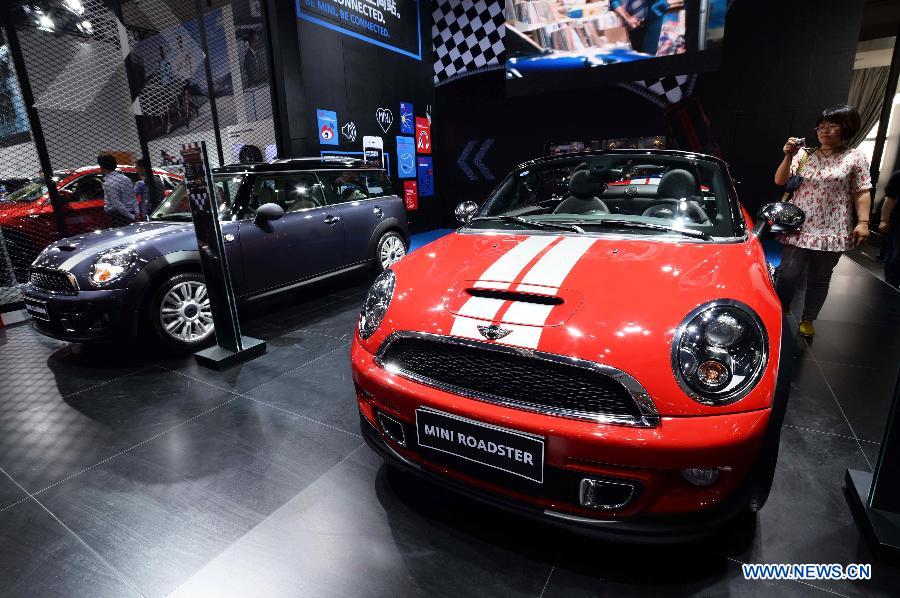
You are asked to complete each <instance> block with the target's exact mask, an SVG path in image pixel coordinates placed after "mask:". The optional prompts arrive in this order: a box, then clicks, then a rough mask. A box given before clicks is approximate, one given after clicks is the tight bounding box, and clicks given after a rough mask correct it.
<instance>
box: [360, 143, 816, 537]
mask: <svg viewBox="0 0 900 598" xmlns="http://www.w3.org/2000/svg"><path fill="white" fill-rule="evenodd" d="M635 165H639V166H640V167H642V168H650V167H653V168H654V169H656V171H658V172H659V173H660V175H661V176H660V180H659V182H658V184H652V185H643V184H642V185H610V184H609V183H610V182H617V181H621V180H622V178H623V176H622V175H623V173H624V172H628V171H629V170H630V169H634V167H635ZM457 216H458V217H459V218H460V220H461V221H462V222H463V223H464V224H463V226H462V228H460V229H459V230H457V231H456V232H455V233H454V234H451V235H449V236H447V237H444V238H443V239H441V240H439V241H436V242H434V243H432V244H430V245H428V246H426V247H424V248H422V249H420V250H419V251H417V252H415V253H413V254H411V255H410V256H408V257H406V258H405V259H403V260H402V261H400V262H399V263H397V264H395V265H394V266H392V268H391V269H390V270H387V271H385V272H384V273H382V274H381V275H380V276H379V277H378V278H377V279H376V280H375V282H374V284H373V286H372V288H371V290H370V291H369V294H368V297H367V298H366V301H365V305H364V307H363V311H362V313H361V315H360V319H359V325H358V332H357V334H356V336H355V338H354V341H353V346H352V350H351V351H352V354H351V357H352V363H353V375H354V381H355V385H356V392H357V397H358V402H359V410H360V419H361V426H362V431H363V434H364V436H365V438H366V440H367V441H368V443H369V444H370V445H371V447H372V448H373V449H375V450H376V451H377V452H378V453H380V454H381V455H382V456H383V457H384V458H385V460H386V461H387V462H388V463H389V464H391V465H393V466H396V467H399V468H403V469H406V470H408V471H410V472H414V473H416V474H419V475H422V476H425V477H428V478H431V479H433V480H436V481H438V482H440V483H442V484H445V485H448V486H450V487H452V488H454V489H456V490H458V491H460V492H463V493H465V494H468V495H470V496H473V497H475V498H477V499H480V500H482V501H486V502H489V503H491V504H494V505H496V506H499V507H501V508H505V509H509V510H512V511H515V512H518V513H521V514H524V515H528V516H532V517H535V518H539V519H541V520H544V521H548V522H552V523H556V524H559V525H562V526H564V527H570V528H574V529H577V530H579V531H582V532H584V531H588V532H593V533H595V534H598V535H607V536H615V537H619V538H624V539H630V540H633V541H680V540H687V539H690V538H693V537H697V536H700V535H705V534H707V533H709V532H711V531H713V530H715V529H717V528H718V527H720V526H721V525H722V524H725V523H727V522H728V521H730V520H731V519H733V518H734V516H735V515H736V514H738V513H739V512H740V511H742V510H744V509H749V510H751V511H755V510H757V509H759V508H760V507H761V506H762V504H763V503H764V502H765V500H766V498H767V496H768V494H769V489H770V487H771V483H772V477H773V474H774V470H775V462H776V458H777V454H778V441H779V436H780V429H781V424H782V420H783V416H784V409H785V407H786V402H787V397H788V391H789V388H790V384H789V380H790V372H789V367H790V362H791V359H790V351H791V348H792V341H791V338H790V335H789V334H788V331H787V330H788V329H787V327H786V326H784V325H783V322H782V310H781V306H780V303H779V301H778V298H777V297H776V295H775V291H774V290H773V286H772V278H771V268H770V267H769V264H768V263H767V262H766V259H765V255H764V253H763V249H762V246H761V243H760V240H759V237H760V236H762V235H764V234H768V233H770V232H783V231H788V230H794V229H796V228H798V227H799V226H800V225H802V222H803V213H802V212H801V211H800V210H798V209H797V208H796V207H794V206H792V205H789V204H769V205H767V206H765V207H764V208H763V210H761V212H760V216H761V217H760V218H759V226H758V227H757V228H755V229H754V228H753V225H752V221H751V219H750V217H749V215H748V214H747V212H746V211H745V210H743V209H742V208H741V206H740V204H739V203H738V201H737V198H736V194H735V191H734V187H733V185H732V183H731V179H730V177H729V174H728V169H727V166H726V165H725V163H724V162H722V161H721V160H718V159H716V158H712V157H709V156H704V155H699V154H691V153H685V152H675V151H645V150H639V151H607V152H597V153H589V154H579V155H577V156H573V155H570V156H561V157H553V158H546V159H540V160H535V161H532V162H528V163H526V164H523V165H522V166H520V167H519V168H518V169H516V170H515V171H514V172H513V173H512V174H511V175H510V176H508V177H507V178H506V179H505V180H504V181H503V182H502V183H501V184H500V186H499V187H498V188H497V190H496V191H495V192H494V193H493V194H492V195H491V196H490V197H489V198H488V199H487V201H486V202H485V203H484V204H483V205H482V206H481V207H480V208H478V206H476V205H475V204H474V203H472V202H467V203H464V204H461V205H460V206H459V207H458V208H457Z"/></svg>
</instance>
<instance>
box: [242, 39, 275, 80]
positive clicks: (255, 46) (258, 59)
mask: <svg viewBox="0 0 900 598" xmlns="http://www.w3.org/2000/svg"><path fill="white" fill-rule="evenodd" d="M244 70H245V71H246V72H247V85H248V86H249V87H253V86H254V85H259V84H260V83H265V82H266V81H268V80H269V71H268V68H267V65H266V57H265V55H264V54H263V52H262V49H261V48H260V47H259V31H257V30H256V29H254V30H253V31H251V32H250V37H248V38H247V51H246V52H245V53H244Z"/></svg>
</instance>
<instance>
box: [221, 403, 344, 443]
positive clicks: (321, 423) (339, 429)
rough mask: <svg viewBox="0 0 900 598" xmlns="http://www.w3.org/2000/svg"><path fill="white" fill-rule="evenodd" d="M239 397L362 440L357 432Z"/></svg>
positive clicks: (275, 406) (269, 404)
mask: <svg viewBox="0 0 900 598" xmlns="http://www.w3.org/2000/svg"><path fill="white" fill-rule="evenodd" d="M239 396H240V398H243V399H249V400H251V401H253V402H254V403H258V404H260V405H265V406H266V407H269V408H271V409H276V410H278V411H283V412H284V413H287V414H289V415H293V416H294V417H299V418H300V419H305V420H306V421H309V422H312V423H314V424H319V425H320V426H324V427H326V428H329V429H331V430H334V431H335V432H343V433H344V434H349V435H350V436H355V437H356V438H360V439H361V438H362V435H361V434H357V433H356V432H350V431H349V430H345V429H343V428H339V427H338V426H333V425H331V424H326V423H325V422H322V421H319V420H317V419H313V418H311V417H309V416H308V415H303V414H302V413H297V412H296V411H291V410H290V409H285V408H284V407H279V406H278V405H273V404H271V403H267V402H266V401H261V400H259V399H254V398H253V397H250V396H247V395H239Z"/></svg>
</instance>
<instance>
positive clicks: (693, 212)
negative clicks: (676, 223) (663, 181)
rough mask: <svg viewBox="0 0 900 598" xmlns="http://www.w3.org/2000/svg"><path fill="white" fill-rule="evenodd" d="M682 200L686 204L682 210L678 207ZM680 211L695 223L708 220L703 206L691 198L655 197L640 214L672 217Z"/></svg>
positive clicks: (702, 222)
mask: <svg viewBox="0 0 900 598" xmlns="http://www.w3.org/2000/svg"><path fill="white" fill-rule="evenodd" d="M682 201H684V202H685V203H686V204H687V210H685V211H684V212H682V211H681V210H680V209H679V208H680V207H681V202H682ZM681 213H685V214H686V215H687V217H688V219H690V221H691V222H694V223H696V224H704V223H706V222H709V216H707V215H706V212H705V211H704V210H703V208H701V207H700V204H698V203H697V202H696V201H694V200H692V199H688V200H681V199H656V200H653V201H652V202H650V205H649V206H647V209H646V210H644V212H643V213H642V214H641V216H651V217H655V218H667V217H672V218H674V217H675V216H677V215H678V214H681Z"/></svg>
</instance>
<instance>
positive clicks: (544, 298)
mask: <svg viewBox="0 0 900 598" xmlns="http://www.w3.org/2000/svg"><path fill="white" fill-rule="evenodd" d="M466 292H467V293H468V294H469V295H470V296H472V297H483V298H485V299H498V300H500V301H518V302H520V303H534V304H536V305H562V304H563V303H564V299H563V298H562V297H559V296H556V295H536V294H534V293H519V292H515V291H501V290H497V289H475V288H472V289H466Z"/></svg>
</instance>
